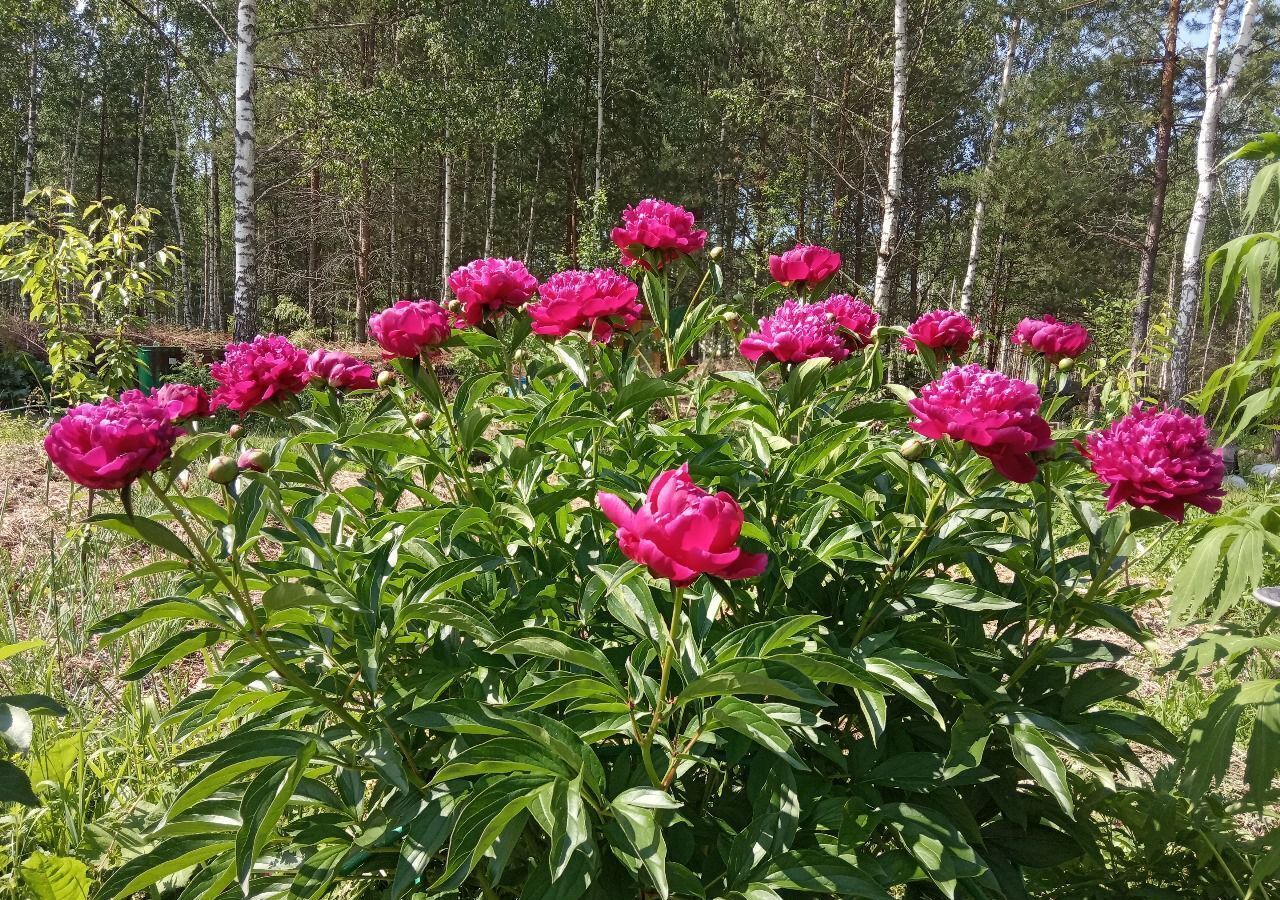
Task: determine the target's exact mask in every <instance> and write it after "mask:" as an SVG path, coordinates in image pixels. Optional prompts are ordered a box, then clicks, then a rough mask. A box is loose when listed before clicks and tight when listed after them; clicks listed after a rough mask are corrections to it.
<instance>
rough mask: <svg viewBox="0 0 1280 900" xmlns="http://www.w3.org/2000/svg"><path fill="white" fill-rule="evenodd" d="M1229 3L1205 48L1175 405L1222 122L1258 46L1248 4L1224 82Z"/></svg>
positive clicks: (1174, 370)
mask: <svg viewBox="0 0 1280 900" xmlns="http://www.w3.org/2000/svg"><path fill="white" fill-rule="evenodd" d="M1228 3H1229V0H1217V3H1216V5H1215V6H1214V9H1213V19H1212V21H1211V23H1210V26H1209V42H1208V45H1207V47H1206V48H1205V59H1204V75H1205V81H1204V85H1205V101H1204V112H1203V113H1202V115H1201V116H1200V136H1199V139H1198V140H1197V141H1196V176H1197V179H1198V180H1197V184H1196V198H1195V202H1194V204H1193V205H1192V207H1191V221H1190V222H1189V223H1188V225H1187V239H1186V243H1185V244H1184V245H1183V249H1182V288H1181V292H1180V296H1179V298H1178V309H1177V315H1176V317H1175V321H1174V326H1173V357H1172V359H1171V360H1170V363H1169V392H1168V395H1167V399H1168V401H1169V402H1170V403H1181V402H1182V398H1183V397H1184V396H1185V395H1186V393H1187V390H1188V388H1189V370H1190V362H1191V342H1192V339H1193V338H1194V336H1195V318H1196V308H1197V307H1198V306H1199V305H1200V278H1201V273H1202V268H1201V264H1200V250H1201V246H1202V245H1203V243H1204V232H1205V227H1206V225H1207V224H1208V221H1209V207H1210V204H1211V203H1212V201H1213V189H1214V186H1215V185H1216V183H1217V180H1218V173H1217V168H1216V166H1215V159H1214V154H1215V148H1216V145H1217V138H1218V117H1219V116H1220V114H1221V112H1222V107H1223V105H1224V104H1225V103H1226V101H1227V98H1228V97H1230V96H1231V91H1232V89H1233V88H1234V87H1235V85H1236V80H1237V79H1238V78H1239V76H1240V70H1241V69H1242V68H1243V67H1244V63H1245V60H1246V59H1248V56H1249V51H1250V49H1251V47H1252V43H1253V24H1254V20H1255V19H1256V18H1257V15H1258V3H1259V0H1246V3H1245V6H1244V12H1243V13H1242V14H1241V17H1240V30H1239V31H1238V32H1237V34H1236V42H1235V48H1234V49H1233V50H1232V53H1231V62H1230V64H1229V65H1228V68H1227V74H1226V77H1225V78H1223V79H1222V80H1221V81H1219V80H1218V47H1219V45H1220V43H1221V40H1222V23H1223V20H1224V19H1225V18H1226V14H1227V4H1228Z"/></svg>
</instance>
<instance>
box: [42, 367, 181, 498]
mask: <svg viewBox="0 0 1280 900" xmlns="http://www.w3.org/2000/svg"><path fill="white" fill-rule="evenodd" d="M181 435H182V429H181V428H179V427H178V426H177V425H175V424H174V421H173V413H172V412H171V410H170V409H169V407H168V405H166V404H163V403H162V402H161V401H159V400H157V399H156V397H155V396H154V395H152V396H147V395H146V394H143V393H142V392H141V391H126V392H125V393H124V394H123V395H121V397H120V399H119V400H112V399H111V398H110V397H108V398H107V399H105V400H103V401H102V402H100V403H83V404H81V405H80V406H77V407H74V408H73V409H71V410H68V412H67V414H66V415H64V416H63V417H62V418H61V419H59V420H58V421H57V422H55V423H53V427H52V428H50V429H49V433H48V434H47V435H46V436H45V439H44V450H45V452H46V453H47V454H49V459H50V460H52V461H53V464H54V465H55V466H57V467H58V468H59V469H61V470H62V472H63V473H64V474H65V475H66V476H67V477H68V478H70V479H71V480H72V481H73V482H75V483H76V484H78V485H82V486H83V487H87V488H94V489H96V490H100V491H111V490H119V489H120V488H124V487H127V486H128V485H130V484H132V483H133V482H134V481H136V480H137V479H138V477H139V476H141V475H144V474H146V473H148V472H154V471H155V470H156V469H158V468H160V466H161V465H162V464H163V463H164V461H165V460H166V459H168V458H169V454H170V452H172V450H173V444H174V442H175V441H176V440H177V439H178V438H179V437H180V436H181Z"/></svg>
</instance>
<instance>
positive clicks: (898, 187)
mask: <svg viewBox="0 0 1280 900" xmlns="http://www.w3.org/2000/svg"><path fill="white" fill-rule="evenodd" d="M906 105H907V0H894V2H893V108H892V112H891V113H890V117H889V164H888V171H887V172H886V178H885V185H884V200H883V206H884V218H883V219H882V221H881V223H880V247H879V249H878V250H877V252H876V286H875V294H874V295H873V301H872V302H873V304H874V306H875V309H876V311H877V312H878V313H880V315H882V316H883V315H885V313H886V312H888V303H889V265H890V263H891V262H892V261H893V243H894V239H895V238H896V236H897V232H898V198H899V196H900V194H901V191H902V144H903V139H904V136H903V117H904V113H905V111H906Z"/></svg>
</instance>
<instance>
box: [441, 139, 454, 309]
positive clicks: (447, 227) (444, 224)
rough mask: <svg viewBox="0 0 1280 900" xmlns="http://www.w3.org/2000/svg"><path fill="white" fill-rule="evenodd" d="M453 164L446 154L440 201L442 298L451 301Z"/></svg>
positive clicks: (446, 153)
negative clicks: (451, 173)
mask: <svg viewBox="0 0 1280 900" xmlns="http://www.w3.org/2000/svg"><path fill="white" fill-rule="evenodd" d="M448 139H449V129H448V127H447V126H446V128H445V140H446V141H447V140H448ZM451 168H452V163H451V162H450V160H449V153H448V151H446V152H445V154H444V168H443V173H442V176H441V177H442V179H443V181H442V192H441V199H440V298H441V299H442V300H447V299H449V272H450V271H451V269H450V268H449V259H450V257H451V256H452V255H453V248H452V247H451V246H450V241H451V240H452V238H453V232H452V227H453V222H452V221H451V220H450V217H449V190H450V187H449V175H450V169H451Z"/></svg>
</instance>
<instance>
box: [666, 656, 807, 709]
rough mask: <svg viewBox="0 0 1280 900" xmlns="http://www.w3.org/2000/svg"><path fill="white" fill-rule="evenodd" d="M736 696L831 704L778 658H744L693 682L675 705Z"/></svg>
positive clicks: (802, 675)
mask: <svg viewBox="0 0 1280 900" xmlns="http://www.w3.org/2000/svg"><path fill="white" fill-rule="evenodd" d="M739 694H762V695H765V696H770V697H775V698H780V699H783V700H793V701H796V702H798V703H808V704H811V705H813V706H830V705H831V701H830V700H828V699H827V698H826V697H824V696H823V695H822V694H821V693H820V692H819V691H818V689H817V687H816V686H815V685H814V684H813V682H812V681H810V680H809V679H808V678H807V677H806V676H805V674H804V673H803V672H801V671H800V670H799V669H797V668H796V667H794V666H791V665H787V664H786V663H784V662H782V661H781V658H780V657H772V658H770V659H760V658H758V657H746V656H744V657H738V658H736V659H731V660H729V661H728V662H726V663H725V664H724V665H722V666H717V667H716V668H715V669H712V670H709V671H707V672H706V673H705V674H704V675H702V677H700V678H696V679H694V680H693V681H692V682H690V683H689V684H688V685H687V686H686V687H685V688H684V690H682V691H681V692H680V694H679V695H678V697H677V699H676V706H677V707H681V706H684V705H685V704H687V703H690V702H692V701H694V700H698V699H701V698H703V697H720V696H736V695H739Z"/></svg>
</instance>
